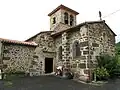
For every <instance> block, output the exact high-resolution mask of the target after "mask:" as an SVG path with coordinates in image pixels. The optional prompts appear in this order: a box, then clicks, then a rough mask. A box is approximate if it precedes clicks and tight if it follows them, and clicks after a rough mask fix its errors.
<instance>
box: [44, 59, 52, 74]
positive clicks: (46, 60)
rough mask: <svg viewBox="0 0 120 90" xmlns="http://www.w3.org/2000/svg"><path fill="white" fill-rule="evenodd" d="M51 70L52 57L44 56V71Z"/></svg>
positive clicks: (50, 71) (48, 71)
mask: <svg viewBox="0 0 120 90" xmlns="http://www.w3.org/2000/svg"><path fill="white" fill-rule="evenodd" d="M52 72H53V58H45V73H46V74H47V73H52Z"/></svg>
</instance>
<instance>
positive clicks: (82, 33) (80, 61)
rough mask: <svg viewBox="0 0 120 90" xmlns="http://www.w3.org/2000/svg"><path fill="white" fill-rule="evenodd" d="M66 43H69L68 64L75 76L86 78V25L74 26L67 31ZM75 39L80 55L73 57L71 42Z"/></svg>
mask: <svg viewBox="0 0 120 90" xmlns="http://www.w3.org/2000/svg"><path fill="white" fill-rule="evenodd" d="M68 33H69V36H68V43H69V45H70V54H69V55H70V64H71V70H72V71H74V73H75V74H76V75H75V78H78V79H81V80H87V79H88V72H87V70H88V66H87V61H88V31H87V28H86V26H82V27H78V28H74V30H72V32H68ZM75 41H77V42H79V44H80V56H79V57H73V50H74V49H73V44H74V42H75Z"/></svg>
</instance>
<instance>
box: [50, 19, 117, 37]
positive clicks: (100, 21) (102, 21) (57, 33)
mask: <svg viewBox="0 0 120 90" xmlns="http://www.w3.org/2000/svg"><path fill="white" fill-rule="evenodd" d="M92 23H104V24H105V25H106V26H107V27H108V28H109V29H110V31H111V32H112V33H113V34H114V35H115V36H116V34H115V33H114V32H113V31H112V29H111V28H110V27H109V26H108V25H107V24H106V23H105V20H99V21H87V22H83V23H80V24H78V25H76V26H73V27H70V28H68V29H64V30H61V31H58V32H53V33H52V34H51V35H52V36H57V35H59V34H61V33H63V32H67V31H71V29H73V30H74V28H76V27H79V26H83V25H85V24H92Z"/></svg>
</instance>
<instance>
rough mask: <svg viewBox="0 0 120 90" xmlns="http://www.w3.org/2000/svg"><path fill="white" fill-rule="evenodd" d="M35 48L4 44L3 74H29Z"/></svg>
mask: <svg viewBox="0 0 120 90" xmlns="http://www.w3.org/2000/svg"><path fill="white" fill-rule="evenodd" d="M34 49H35V47H32V46H23V45H16V44H8V43H4V44H3V51H2V52H3V54H2V61H3V72H5V73H8V72H25V73H29V68H30V65H31V61H32V60H33V52H34Z"/></svg>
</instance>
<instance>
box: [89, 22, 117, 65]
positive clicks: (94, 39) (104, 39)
mask: <svg viewBox="0 0 120 90" xmlns="http://www.w3.org/2000/svg"><path fill="white" fill-rule="evenodd" d="M88 30H89V47H90V57H91V58H90V60H91V61H90V62H91V66H92V67H95V64H96V56H99V55H100V54H102V53H106V54H109V55H111V56H112V55H114V54H115V35H114V34H113V33H112V32H111V30H110V29H109V28H108V27H107V26H106V25H105V23H104V22H103V23H96V24H88Z"/></svg>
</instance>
